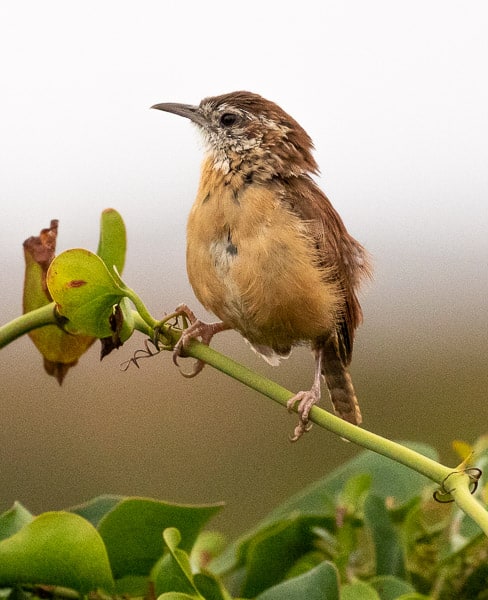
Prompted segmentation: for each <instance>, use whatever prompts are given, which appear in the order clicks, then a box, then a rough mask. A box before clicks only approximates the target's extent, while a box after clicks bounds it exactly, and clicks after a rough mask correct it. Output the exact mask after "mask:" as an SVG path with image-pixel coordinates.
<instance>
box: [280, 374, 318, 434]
mask: <svg viewBox="0 0 488 600" xmlns="http://www.w3.org/2000/svg"><path fill="white" fill-rule="evenodd" d="M319 400H320V386H317V385H315V384H314V385H313V386H312V388H311V389H310V390H308V391H306V392H298V394H295V396H293V398H290V400H288V402H287V403H286V406H287V408H288V410H289V411H290V412H291V411H292V410H293V409H294V408H295V406H296V404H297V403H298V406H297V407H296V410H297V412H298V416H299V421H298V425H297V426H296V427H295V431H294V432H293V435H292V436H291V438H290V440H291V441H292V442H296V441H297V440H298V439H300V438H301V437H302V435H303V434H304V433H307V431H310V429H311V427H312V423H310V420H309V415H310V410H311V409H312V406H314V405H315V404H317V402H319Z"/></svg>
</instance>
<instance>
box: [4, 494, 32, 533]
mask: <svg viewBox="0 0 488 600" xmlns="http://www.w3.org/2000/svg"><path fill="white" fill-rule="evenodd" d="M33 518H34V517H33V516H32V514H31V513H30V512H29V511H28V510H27V509H26V508H24V507H23V506H22V504H20V502H14V505H13V506H12V508H9V509H8V510H6V511H5V512H4V513H3V514H1V515H0V540H4V539H5V538H8V537H10V536H12V535H13V534H14V533H17V531H19V530H20V529H22V527H24V525H27V523H30V522H31V521H32V519H33Z"/></svg>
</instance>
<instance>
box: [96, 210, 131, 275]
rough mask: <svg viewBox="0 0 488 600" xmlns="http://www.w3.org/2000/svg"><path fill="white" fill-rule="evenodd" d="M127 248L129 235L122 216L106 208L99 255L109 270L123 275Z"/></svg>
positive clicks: (103, 215) (101, 221) (101, 223)
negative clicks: (114, 269)
mask: <svg viewBox="0 0 488 600" xmlns="http://www.w3.org/2000/svg"><path fill="white" fill-rule="evenodd" d="M126 248H127V233H126V229H125V224H124V221H123V219H122V217H121V216H120V214H119V213H118V212H117V211H116V210H114V209H113V208H106V209H105V210H104V211H103V212H102V216H101V218H100V239H99V241H98V249H97V254H98V256H99V257H100V258H101V259H102V260H103V262H104V263H105V265H106V266H107V269H108V270H109V271H110V272H112V269H113V267H115V268H116V269H117V272H118V273H119V274H122V271H123V269H124V264H125V253H126Z"/></svg>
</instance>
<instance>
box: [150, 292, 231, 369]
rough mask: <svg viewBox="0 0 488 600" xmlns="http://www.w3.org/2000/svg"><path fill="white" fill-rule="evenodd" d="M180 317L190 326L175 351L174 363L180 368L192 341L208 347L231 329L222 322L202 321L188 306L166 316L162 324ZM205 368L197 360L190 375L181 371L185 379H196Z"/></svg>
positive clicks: (182, 305) (181, 306)
mask: <svg viewBox="0 0 488 600" xmlns="http://www.w3.org/2000/svg"><path fill="white" fill-rule="evenodd" d="M179 317H183V318H184V319H185V320H186V321H187V322H188V323H189V324H190V325H189V326H188V327H187V328H186V329H184V330H183V332H182V333H181V337H180V339H179V340H178V342H177V343H176V345H175V347H174V349H173V362H174V363H175V365H176V366H178V367H179V366H180V365H179V364H178V357H179V356H183V357H184V356H185V348H186V346H188V344H189V343H190V342H191V341H192V340H200V341H201V342H202V343H203V344H205V345H207V346H208V345H209V344H210V342H211V340H212V338H213V336H214V335H215V334H216V333H220V332H221V331H225V330H226V329H229V327H228V326H227V325H225V324H224V323H222V322H217V323H205V322H204V321H200V319H198V318H197V317H196V316H195V313H194V312H193V311H192V310H191V309H190V308H189V307H188V306H187V305H186V304H180V305H179V306H177V308H176V310H175V311H174V312H172V313H171V314H170V315H166V317H165V318H164V320H163V321H162V323H165V322H166V321H169V320H170V319H175V318H176V319H178V318H179ZM204 366H205V363H204V362H203V360H197V361H196V363H195V366H194V367H193V370H192V371H190V372H189V373H185V372H183V371H181V374H182V375H183V376H184V377H195V376H196V375H198V374H199V373H200V371H201V370H202V369H203V367H204Z"/></svg>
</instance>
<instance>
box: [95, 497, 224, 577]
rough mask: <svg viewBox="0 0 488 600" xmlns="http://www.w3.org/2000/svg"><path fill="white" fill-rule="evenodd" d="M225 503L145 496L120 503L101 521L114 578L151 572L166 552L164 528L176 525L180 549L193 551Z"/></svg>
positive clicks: (100, 528)
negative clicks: (193, 503) (172, 501)
mask: <svg viewBox="0 0 488 600" xmlns="http://www.w3.org/2000/svg"><path fill="white" fill-rule="evenodd" d="M221 507H222V504H213V505H212V504H209V505H203V506H189V505H178V504H170V503H168V502H160V501H157V500H151V499H146V498H127V499H124V500H122V501H121V502H119V503H118V504H117V505H116V506H115V507H114V508H113V510H111V511H110V512H108V513H107V514H106V515H105V516H104V517H103V518H102V519H101V521H100V524H99V532H100V535H101V536H102V538H103V540H104V541H105V545H106V547H107V551H108V555H109V558H110V564H111V565H112V570H113V573H114V576H115V578H119V577H124V576H126V575H148V574H149V573H150V571H151V569H152V567H153V566H154V564H155V563H156V561H158V559H160V557H161V556H162V554H163V551H164V543H163V531H164V530H165V529H167V528H168V527H174V528H177V529H178V530H179V531H180V533H181V548H182V549H183V550H185V551H190V550H191V547H192V546H193V543H194V541H195V539H196V537H197V535H198V533H199V532H200V530H201V528H202V527H203V525H204V524H205V523H206V522H207V521H208V520H209V519H210V518H211V517H212V516H213V515H214V514H216V513H217V512H218V511H219V510H220V508H221Z"/></svg>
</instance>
